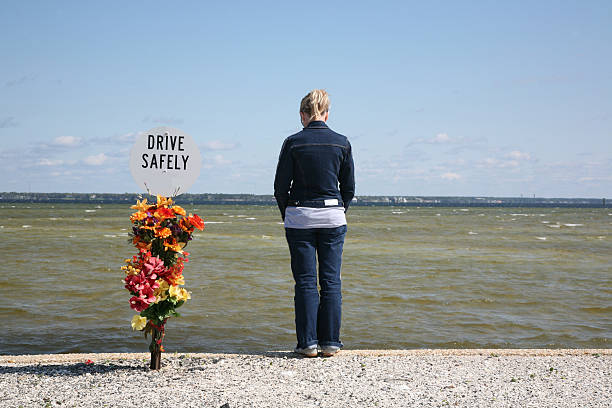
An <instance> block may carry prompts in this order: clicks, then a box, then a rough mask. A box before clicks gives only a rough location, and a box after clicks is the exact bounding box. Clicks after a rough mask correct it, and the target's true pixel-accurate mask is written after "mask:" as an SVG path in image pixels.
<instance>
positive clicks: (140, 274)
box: [121, 195, 204, 369]
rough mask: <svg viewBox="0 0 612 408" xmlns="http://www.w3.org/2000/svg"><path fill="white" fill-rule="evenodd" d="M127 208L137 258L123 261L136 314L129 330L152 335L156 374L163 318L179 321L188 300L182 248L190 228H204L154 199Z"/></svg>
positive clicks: (169, 204) (168, 200)
mask: <svg viewBox="0 0 612 408" xmlns="http://www.w3.org/2000/svg"><path fill="white" fill-rule="evenodd" d="M131 208H133V209H135V210H137V211H136V212H135V213H133V214H132V216H131V217H130V220H131V221H132V224H133V228H132V233H131V237H132V243H133V244H134V246H136V248H138V254H136V255H134V256H133V257H132V259H126V260H125V262H126V265H125V266H123V267H122V268H121V269H123V270H124V271H125V274H126V277H125V280H124V282H125V288H126V289H127V290H128V291H129V292H130V294H131V295H132V297H131V298H130V307H131V308H132V309H134V310H135V311H137V312H139V314H137V315H135V316H134V317H133V318H132V329H134V330H141V331H144V335H145V337H146V336H147V335H151V345H150V346H149V350H150V351H151V368H153V369H159V367H160V358H161V357H160V356H161V352H162V351H164V348H163V346H162V340H163V337H164V330H165V324H166V321H167V320H168V318H170V317H172V316H180V315H179V314H178V313H177V311H176V309H178V308H179V307H181V306H182V305H183V304H184V303H185V302H186V301H187V300H188V299H190V298H191V296H190V294H189V292H187V290H186V289H185V288H183V287H182V286H183V285H185V278H184V277H183V268H184V264H185V263H187V262H188V261H189V259H188V258H187V257H188V256H189V253H188V252H185V251H183V248H184V247H185V246H186V245H187V243H188V242H189V241H191V239H192V234H193V231H194V230H195V228H197V229H199V230H203V229H204V222H203V221H202V219H201V218H200V217H199V216H198V215H197V214H189V215H187V214H186V212H185V210H184V209H183V208H181V207H180V206H178V205H173V204H172V199H171V198H165V197H162V196H159V195H158V196H157V203H156V204H153V203H151V204H149V203H147V199H146V198H145V199H144V200H142V201H140V200H137V203H136V205H133V206H132V207H131Z"/></svg>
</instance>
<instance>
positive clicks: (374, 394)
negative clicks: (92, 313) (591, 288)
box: [0, 349, 612, 407]
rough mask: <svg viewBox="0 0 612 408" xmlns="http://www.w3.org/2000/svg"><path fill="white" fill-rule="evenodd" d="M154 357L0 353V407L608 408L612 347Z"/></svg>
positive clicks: (611, 394)
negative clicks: (154, 365)
mask: <svg viewBox="0 0 612 408" xmlns="http://www.w3.org/2000/svg"><path fill="white" fill-rule="evenodd" d="M87 360H91V362H93V364H86V362H87ZM148 360H149V354H147V353H105V354H49V355H22V356H0V406H2V407H5V406H6V407H19V406H23V407H30V406H47V407H56V406H57V407H59V406H61V407H66V406H68V407H73V406H74V407H104V406H108V407H133V406H147V407H221V406H224V405H225V407H228V406H229V407H376V406H379V407H448V406H450V407H455V406H457V407H610V406H612V349H569V350H568V349H563V350H561V349H459V350H447V349H444V350H343V351H342V352H341V353H340V354H339V355H337V356H335V357H332V358H312V359H308V358H301V357H298V356H296V355H295V354H293V353H291V352H288V351H269V352H262V353H255V354H206V353H185V354H176V353H165V354H163V356H162V365H163V367H162V369H161V370H159V371H151V370H149V369H148V368H147V367H148ZM226 404H227V405H226Z"/></svg>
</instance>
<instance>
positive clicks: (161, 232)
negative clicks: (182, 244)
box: [155, 228, 172, 238]
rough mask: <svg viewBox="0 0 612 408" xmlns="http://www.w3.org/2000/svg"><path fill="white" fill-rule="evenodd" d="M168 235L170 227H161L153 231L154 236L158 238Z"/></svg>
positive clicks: (170, 232)
mask: <svg viewBox="0 0 612 408" xmlns="http://www.w3.org/2000/svg"><path fill="white" fill-rule="evenodd" d="M170 235H172V231H170V228H161V229H157V230H156V231H155V236H156V237H158V238H168V237H169V236H170Z"/></svg>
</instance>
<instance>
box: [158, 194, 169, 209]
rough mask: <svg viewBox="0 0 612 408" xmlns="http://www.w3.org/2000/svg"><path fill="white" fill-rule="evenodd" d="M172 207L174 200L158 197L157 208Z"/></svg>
mask: <svg viewBox="0 0 612 408" xmlns="http://www.w3.org/2000/svg"><path fill="white" fill-rule="evenodd" d="M169 205H172V199H171V198H166V197H163V196H160V195H159V194H158V195H157V208H162V207H167V206H169Z"/></svg>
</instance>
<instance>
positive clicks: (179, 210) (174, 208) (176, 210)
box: [172, 205, 186, 217]
mask: <svg viewBox="0 0 612 408" xmlns="http://www.w3.org/2000/svg"><path fill="white" fill-rule="evenodd" d="M172 211H174V213H175V214H177V215H182V216H183V217H184V216H185V215H186V213H185V210H184V209H183V207H181V206H178V205H173V206H172Z"/></svg>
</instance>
